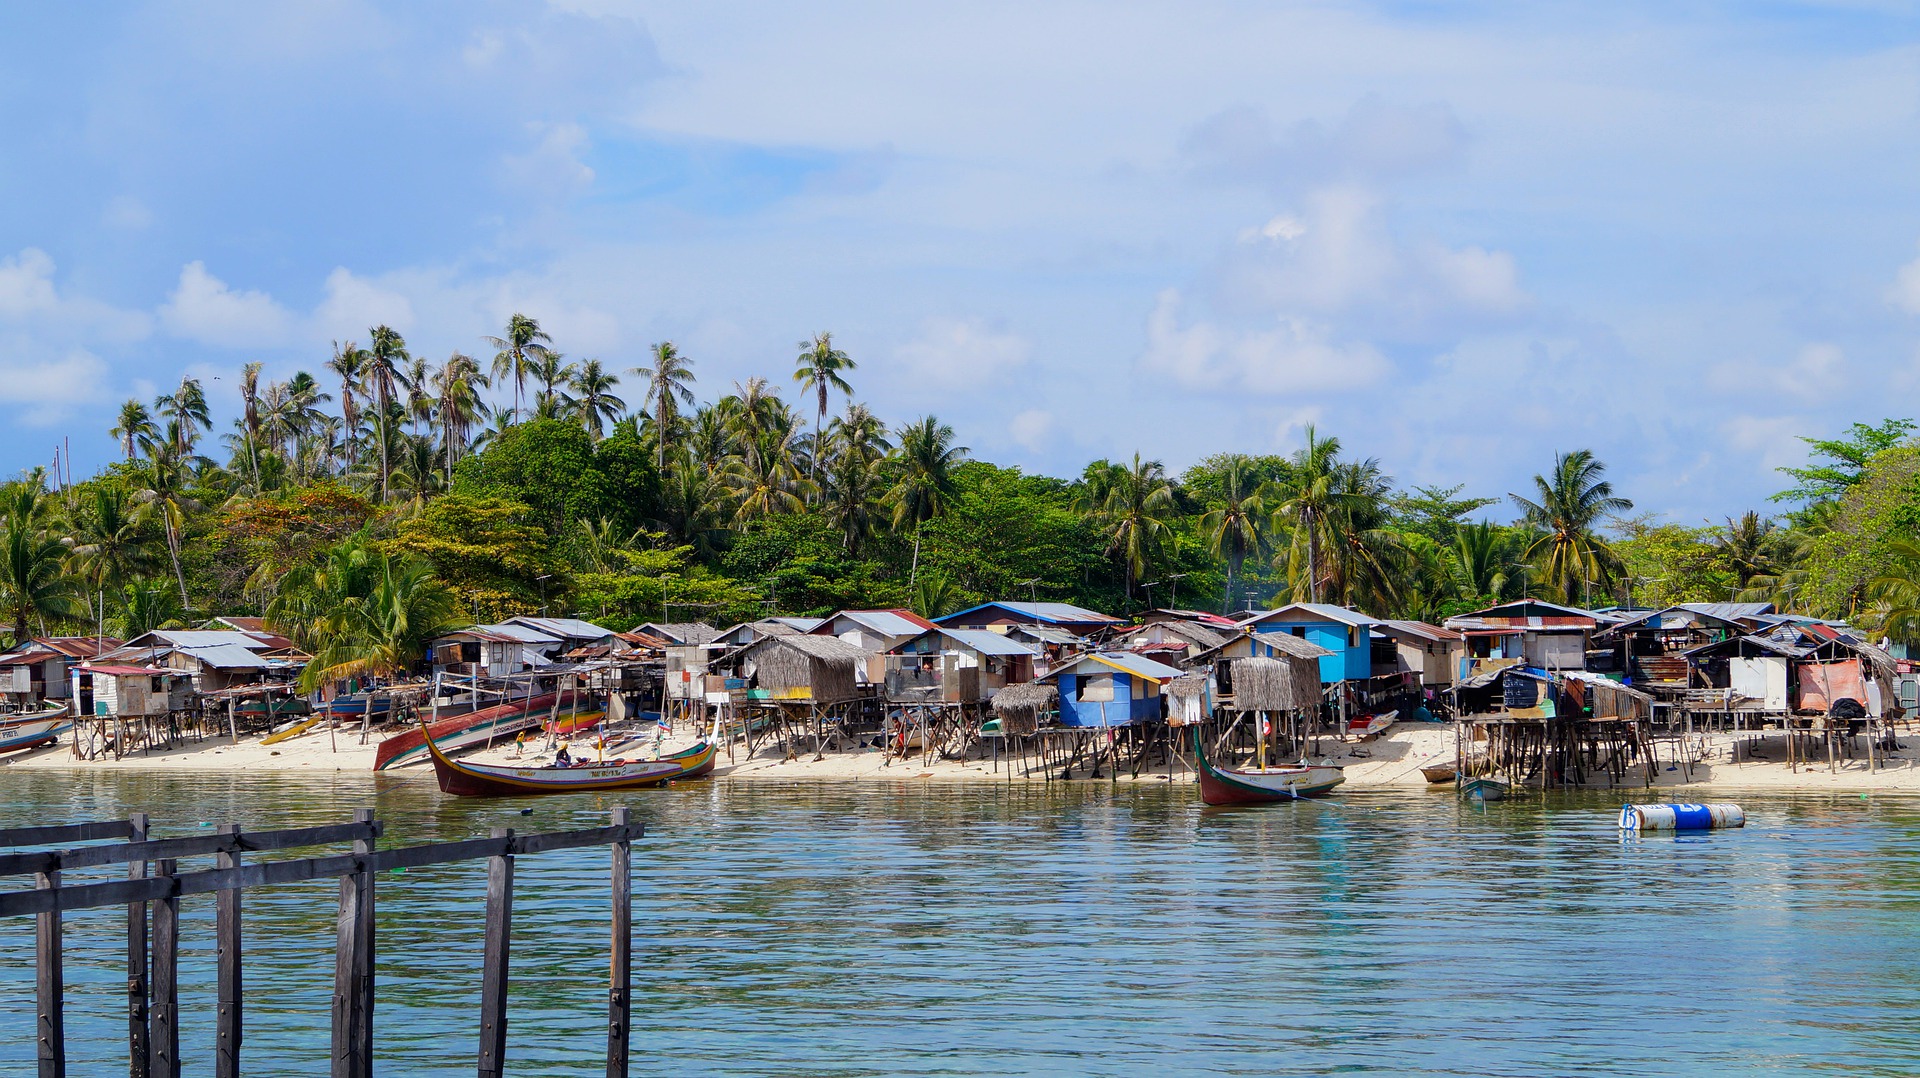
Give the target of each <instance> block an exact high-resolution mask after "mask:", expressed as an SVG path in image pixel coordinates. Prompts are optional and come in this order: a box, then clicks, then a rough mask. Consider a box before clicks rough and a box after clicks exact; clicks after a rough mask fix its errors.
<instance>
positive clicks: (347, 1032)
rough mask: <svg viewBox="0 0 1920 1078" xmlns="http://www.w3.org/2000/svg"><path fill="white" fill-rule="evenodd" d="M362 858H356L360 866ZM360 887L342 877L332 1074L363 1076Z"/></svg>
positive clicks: (336, 928) (335, 952)
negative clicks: (357, 1007) (358, 1008)
mask: <svg viewBox="0 0 1920 1078" xmlns="http://www.w3.org/2000/svg"><path fill="white" fill-rule="evenodd" d="M359 863H360V859H359V858H357V857H356V858H355V859H354V864H355V865H356V866H357V865H358V864H359ZM359 903H360V889H359V888H357V887H355V886H354V884H353V879H352V877H351V876H346V875H343V876H342V877H341V878H340V907H339V910H338V913H337V915H336V917H335V920H334V939H335V942H334V949H333V1052H332V1060H333V1065H332V1070H331V1074H332V1078H359V1074H360V1066H359V1059H358V1058H357V1055H356V1053H357V1051H358V1048H359V1040H358V1037H357V1035H356V1034H357V1031H356V1030H355V1029H354V1007H353V998H354V979H353V977H354V968H353V963H354V960H355V958H356V957H357V956H358V955H359V953H360V948H359V943H358V941H357V940H356V939H355V938H354V934H355V933H356V932H358V931H359V929H360V909H359Z"/></svg>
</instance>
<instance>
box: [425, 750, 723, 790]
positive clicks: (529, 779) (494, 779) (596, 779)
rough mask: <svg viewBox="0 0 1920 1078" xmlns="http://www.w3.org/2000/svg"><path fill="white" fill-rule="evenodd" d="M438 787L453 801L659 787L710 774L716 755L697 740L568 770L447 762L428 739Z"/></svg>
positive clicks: (446, 758)
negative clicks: (656, 754)
mask: <svg viewBox="0 0 1920 1078" xmlns="http://www.w3.org/2000/svg"><path fill="white" fill-rule="evenodd" d="M425 744H426V747H427V752H428V753H429V754H430V755H431V757H432V759H433V774H434V778H435V779H437V780H439V783H440V789H441V791H442V792H444V793H449V794H452V795H453V796H455V797H527V796H532V795H535V794H570V793H594V792H604V791H608V790H638V789H644V788H646V787H648V786H663V785H665V784H667V783H669V782H673V781H675V780H676V779H695V778H700V777H701V776H703V775H705V774H707V773H708V772H710V771H712V770H713V762H714V755H715V752H716V751H717V750H716V748H715V746H714V745H713V744H712V743H711V742H707V741H702V742H700V743H699V744H697V745H695V746H693V747H692V748H690V749H686V750H684V751H682V752H676V753H674V754H673V755H671V756H663V757H661V758H660V759H658V760H610V761H607V762H606V763H599V764H578V765H576V766H573V767H512V766H499V765H495V764H474V763H466V762H463V761H460V760H455V759H452V758H451V757H449V756H447V754H446V753H444V752H442V751H440V747H439V746H438V745H437V744H435V743H434V742H432V741H427V742H425Z"/></svg>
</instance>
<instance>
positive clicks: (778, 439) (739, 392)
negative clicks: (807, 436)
mask: <svg viewBox="0 0 1920 1078" xmlns="http://www.w3.org/2000/svg"><path fill="white" fill-rule="evenodd" d="M733 390H734V391H733V393H731V394H730V395H728V396H726V397H724V398H722V399H721V401H720V405H719V410H720V411H721V413H722V414H723V415H725V416H726V420H727V426H728V428H729V431H730V433H731V434H732V435H733V443H734V444H735V445H736V446H738V447H739V449H740V454H741V456H743V457H745V458H746V459H747V463H748V465H749V466H750V467H753V468H758V467H760V464H761V462H760V461H759V460H757V459H755V458H756V457H758V455H759V454H760V453H761V452H762V451H763V450H764V449H766V448H767V447H769V446H770V445H775V444H777V445H779V446H780V447H781V448H783V449H785V450H786V451H788V452H789V453H793V452H794V451H795V450H797V449H798V448H799V447H798V445H796V443H795V441H794V440H793V439H792V438H789V437H787V435H788V434H789V433H790V432H791V431H792V429H793V416H792V413H790V412H788V411H787V402H785V401H783V400H781V399H780V393H779V391H778V390H776V389H774V388H773V386H772V384H771V383H769V382H768V381H767V380H766V379H765V378H758V377H755V378H749V379H747V380H746V381H744V382H735V383H734V384H733Z"/></svg>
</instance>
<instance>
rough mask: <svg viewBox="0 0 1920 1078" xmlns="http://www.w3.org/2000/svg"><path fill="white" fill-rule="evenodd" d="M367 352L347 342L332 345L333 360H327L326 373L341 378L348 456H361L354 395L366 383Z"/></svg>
mask: <svg viewBox="0 0 1920 1078" xmlns="http://www.w3.org/2000/svg"><path fill="white" fill-rule="evenodd" d="M370 358H371V357H370V356H369V355H368V354H367V350H366V349H364V348H362V347H360V346H359V345H357V344H355V343H354V342H352V341H348V342H347V343H345V344H341V343H340V342H339V341H335V342H333V358H332V359H329V360H327V370H329V371H331V372H333V374H334V375H335V376H337V377H338V378H339V379H340V417H341V418H342V419H344V420H346V434H347V456H349V457H353V456H358V455H359V454H358V446H357V445H356V444H355V438H356V435H357V434H358V432H359V430H360V401H359V400H358V399H357V398H356V397H355V396H354V394H355V393H358V392H359V391H360V389H361V387H363V386H365V385H366V382H367V364H368V361H369V360H370Z"/></svg>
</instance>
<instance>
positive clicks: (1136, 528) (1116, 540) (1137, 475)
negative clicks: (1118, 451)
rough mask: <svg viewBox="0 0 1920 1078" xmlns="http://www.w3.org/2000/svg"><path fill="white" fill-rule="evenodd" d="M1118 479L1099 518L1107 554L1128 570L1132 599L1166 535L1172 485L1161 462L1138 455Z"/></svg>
mask: <svg viewBox="0 0 1920 1078" xmlns="http://www.w3.org/2000/svg"><path fill="white" fill-rule="evenodd" d="M1117 479H1118V481H1117V482H1116V483H1115V484H1114V485H1113V486H1112V488H1111V489H1109V490H1108V491H1107V496H1106V499H1105V501H1104V503H1103V504H1102V505H1101V513H1100V515H1101V518H1102V520H1103V521H1104V522H1105V524H1106V531H1107V554H1108V556H1109V557H1118V558H1119V559H1120V562H1121V564H1122V565H1123V566H1124V567H1125V571H1126V582H1127V597H1128V598H1129V599H1131V598H1132V597H1133V585H1134V583H1135V582H1136V581H1138V580H1139V579H1140V578H1141V577H1143V576H1145V575H1147V570H1148V568H1149V567H1150V566H1151V565H1152V563H1153V558H1154V555H1156V554H1157V553H1159V550H1160V542H1161V540H1162V539H1164V538H1165V537H1166V535H1167V530H1168V529H1167V522H1166V521H1167V517H1168V516H1169V515H1171V514H1172V512H1173V484H1172V483H1171V482H1169V481H1168V480H1167V473H1166V468H1165V467H1164V466H1163V465H1162V464H1161V463H1160V462H1159V461H1157V460H1141V459H1140V454H1138V453H1135V454H1134V455H1133V466H1132V467H1129V468H1124V469H1123V470H1122V472H1121V474H1120V475H1119V476H1118V477H1117Z"/></svg>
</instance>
